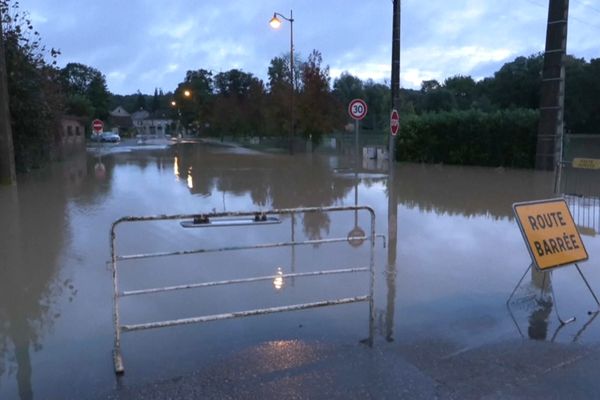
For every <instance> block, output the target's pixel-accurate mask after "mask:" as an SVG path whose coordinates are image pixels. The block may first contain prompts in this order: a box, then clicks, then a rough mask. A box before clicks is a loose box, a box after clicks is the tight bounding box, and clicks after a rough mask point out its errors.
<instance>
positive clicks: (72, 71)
mask: <svg viewBox="0 0 600 400" xmlns="http://www.w3.org/2000/svg"><path fill="white" fill-rule="evenodd" d="M60 78H61V83H62V87H63V91H64V92H65V94H66V96H67V99H68V104H69V105H76V106H75V107H70V108H69V109H68V111H69V112H70V113H72V114H74V115H78V116H81V117H87V118H88V119H89V120H91V119H93V118H100V119H106V118H107V117H108V111H109V110H108V106H109V101H110V99H109V97H110V93H109V92H108V88H107V86H106V78H105V77H104V75H103V74H102V73H101V72H100V71H98V70H97V69H95V68H92V67H89V66H87V65H84V64H80V63H69V64H67V65H66V66H65V67H64V68H63V69H61V70H60ZM83 99H85V100H84V102H85V103H87V104H89V105H91V107H87V106H86V107H82V100H83ZM83 112H85V114H84V113H83Z"/></svg>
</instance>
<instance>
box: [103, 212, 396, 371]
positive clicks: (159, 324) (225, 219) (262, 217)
mask: <svg viewBox="0 0 600 400" xmlns="http://www.w3.org/2000/svg"><path fill="white" fill-rule="evenodd" d="M360 210H363V211H367V212H368V213H369V215H370V220H371V221H370V234H369V235H366V234H364V233H363V232H362V230H360V229H356V230H353V231H352V232H355V233H352V232H351V235H349V236H346V237H339V238H328V239H319V240H302V241H296V240H295V238H294V235H293V230H292V238H291V240H290V241H285V242H277V243H260V244H256V245H247V246H228V247H219V248H199V249H190V250H179V251H170V252H155V253H143V254H125V255H119V254H117V252H116V245H117V235H116V228H117V226H119V225H120V224H124V223H129V222H144V221H168V220H181V221H182V223H181V225H182V229H185V228H213V229H218V228H219V227H225V226H229V227H232V226H239V225H253V224H257V225H262V224H272V223H277V222H278V220H277V219H276V218H274V217H275V216H279V217H280V216H283V215H291V216H292V221H294V216H295V215H296V214H306V213H314V212H343V211H354V212H355V215H356V213H357V212H358V211H360ZM184 220H187V221H184ZM190 220H191V221H190ZM377 237H380V238H382V239H383V245H384V247H385V236H384V235H377V234H375V212H374V211H373V209H372V208H370V207H368V206H345V207H309V208H295V209H280V210H270V211H258V212H256V211H254V212H222V213H211V214H179V215H157V216H137V217H136V216H129V217H123V218H120V219H118V220H116V221H115V222H113V224H112V227H111V230H110V238H111V240H110V251H111V264H112V278H113V287H114V297H113V321H114V353H113V357H114V358H113V361H114V367H115V372H116V373H117V374H122V373H124V371H125V369H124V365H123V357H122V354H121V333H123V332H133V331H139V330H146V329H156V328H165V327H170V326H177V325H188V324H196V323H203V322H210V321H218V320H225V319H231V318H241V317H249V316H255V315H264V314H272V313H279V312H285V311H296V310H305V309H311V308H316V307H325V306H333V305H340V304H350V303H357V302H368V303H369V338H368V344H369V345H372V343H373V335H374V321H375V308H374V304H373V291H374V248H375V239H376V238H377ZM365 240H367V241H369V246H370V251H369V266H368V267H357V268H338V269H331V270H322V271H308V272H301V273H290V274H283V273H279V274H277V275H271V276H260V277H251V278H238V279H230V280H222V281H213V282H199V283H188V284H183V285H176V286H165V287H158V288H150V289H139V290H129V291H123V292H120V291H119V279H118V276H119V274H118V271H119V262H123V261H127V260H139V259H146V258H156V257H167V256H180V255H189V254H201V253H210V252H227V251H233V250H250V249H268V248H276V247H284V246H302V245H315V244H325V243H339V242H349V243H350V244H351V245H352V246H356V245H357V244H361V243H362V242H363V241H365ZM361 272H362V273H368V274H369V293H368V294H361V295H357V296H354V297H345V298H336V299H325V300H320V301H315V302H309V303H300V304H292V305H286V306H277V307H268V308H262V309H253V310H242V311H235V312H229V313H222V314H213V315H201V316H196V317H191V318H181V319H173V320H164V321H156V322H148V323H141V324H131V325H122V324H121V318H120V309H119V299H120V298H122V297H127V296H139V295H146V294H152V293H160V292H169V291H177V290H186V289H200V288H206V287H214V286H224V285H232V284H241V283H248V282H257V281H267V280H271V281H272V280H274V279H279V278H281V279H285V278H299V277H307V276H325V275H335V274H348V273H361Z"/></svg>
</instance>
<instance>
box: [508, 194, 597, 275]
mask: <svg viewBox="0 0 600 400" xmlns="http://www.w3.org/2000/svg"><path fill="white" fill-rule="evenodd" d="M513 209H514V212H515V216H516V217H517V223H518V224H519V228H521V233H522V234H523V238H524V239H525V243H526V244H527V249H528V250H529V253H530V254H531V258H532V260H533V263H534V265H535V266H536V267H538V268H539V269H541V270H545V269H550V268H554V267H558V266H561V265H566V264H574V263H577V262H579V261H585V260H587V259H588V254H587V251H586V250H585V247H584V245H583V242H582V241H581V237H580V236H579V232H578V231H577V227H576V226H575V222H574V221H573V216H572V215H571V212H570V211H569V207H568V205H567V202H566V201H565V200H564V199H550V200H540V201H532V202H524V203H515V204H513Z"/></svg>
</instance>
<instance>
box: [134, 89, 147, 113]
mask: <svg viewBox="0 0 600 400" xmlns="http://www.w3.org/2000/svg"><path fill="white" fill-rule="evenodd" d="M145 109H146V96H144V95H143V94H142V92H140V91H139V90H138V91H137V95H136V98H135V111H139V110H145Z"/></svg>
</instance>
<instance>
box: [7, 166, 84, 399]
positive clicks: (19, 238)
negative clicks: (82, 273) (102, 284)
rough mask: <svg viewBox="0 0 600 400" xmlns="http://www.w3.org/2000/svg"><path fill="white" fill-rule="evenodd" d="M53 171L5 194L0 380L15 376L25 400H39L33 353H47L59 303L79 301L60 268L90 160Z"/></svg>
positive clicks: (24, 181)
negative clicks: (45, 340) (70, 201)
mask: <svg viewBox="0 0 600 400" xmlns="http://www.w3.org/2000/svg"><path fill="white" fill-rule="evenodd" d="M52 169H53V170H50V169H49V170H45V171H38V172H35V173H33V174H32V175H34V176H30V177H20V179H19V186H18V188H17V187H11V188H6V187H2V188H0V204H1V207H0V220H1V221H2V223H3V227H2V229H1V230H0V243H2V246H0V259H1V260H2V268H0V316H1V323H0V377H6V376H10V375H12V374H13V373H15V372H16V380H17V390H18V394H19V398H20V399H21V400H29V399H33V397H34V392H33V389H32V374H33V371H32V362H31V351H39V350H41V349H42V340H41V337H42V336H43V335H44V333H45V332H47V331H48V330H49V329H51V327H52V326H53V324H54V320H56V319H57V318H59V317H60V308H59V306H58V298H60V297H61V296H63V295H66V297H68V298H70V300H72V299H73V296H75V295H76V289H75V288H74V287H73V285H72V283H71V281H70V280H69V279H65V280H63V281H62V282H61V281H59V278H58V277H59V266H58V264H59V258H60V250H61V249H62V247H63V243H64V241H65V240H67V235H68V231H67V230H66V225H67V221H65V208H66V203H67V196H69V195H72V194H73V193H75V192H77V190H78V187H79V186H80V185H81V184H82V182H83V180H84V179H85V177H86V175H87V172H86V160H85V158H78V159H75V160H73V161H71V162H69V163H67V164H64V165H63V166H60V167H56V166H55V167H53V168H52ZM36 175H41V178H42V179H40V176H36ZM43 176H53V177H56V176H58V178H59V179H43ZM40 193H43V198H40ZM40 201H41V202H43V206H42V204H41V203H40ZM11 345H12V348H13V349H14V356H11V354H10V349H11Z"/></svg>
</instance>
